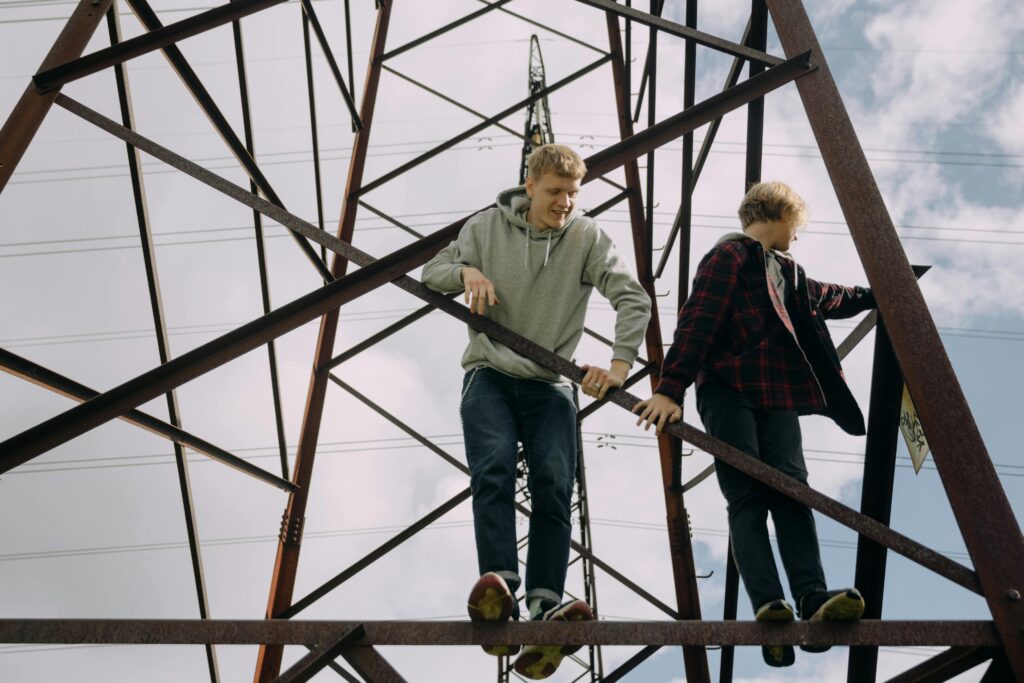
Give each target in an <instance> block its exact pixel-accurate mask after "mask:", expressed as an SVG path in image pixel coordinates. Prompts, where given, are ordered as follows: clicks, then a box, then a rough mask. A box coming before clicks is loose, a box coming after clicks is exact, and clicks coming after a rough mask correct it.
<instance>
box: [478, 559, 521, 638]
mask: <svg viewBox="0 0 1024 683" xmlns="http://www.w3.org/2000/svg"><path fill="white" fill-rule="evenodd" d="M466 610H467V611H468V612H469V618H470V620H471V621H490V622H501V621H508V620H509V619H510V618H515V619H518V618H519V604H518V603H517V602H516V599H515V597H514V596H513V595H512V591H511V590H509V588H508V584H507V583H505V579H503V578H501V577H500V576H499V575H497V574H495V573H494V572H487V573H486V574H484V575H483V576H481V577H480V578H479V579H477V582H476V583H475V584H474V585H473V590H471V591H470V592H469V600H467V601H466ZM481 647H482V648H483V649H484V652H486V653H487V654H489V655H493V656H495V657H501V656H510V655H514V654H516V653H517V652H519V646H518V645H481Z"/></svg>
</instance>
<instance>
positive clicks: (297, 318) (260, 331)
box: [0, 0, 809, 495]
mask: <svg viewBox="0 0 1024 683" xmlns="http://www.w3.org/2000/svg"><path fill="white" fill-rule="evenodd" d="M136 1H141V0H136ZM384 7H385V8H386V7H390V5H385V6H384ZM383 11H384V12H386V11H387V10H386V9H385V10H383ZM377 73H378V75H379V69H378V70H377ZM806 73H809V71H808V66H807V61H806V57H805V56H799V57H797V58H794V59H792V60H789V61H787V62H785V63H784V64H782V65H780V66H778V67H774V68H772V69H769V70H768V71H766V72H765V73H763V74H761V75H760V76H758V77H756V78H753V79H750V80H749V81H747V82H745V83H743V84H742V85H739V86H737V87H736V88H734V89H733V91H731V92H728V93H720V94H719V95H715V96H714V97H712V98H710V99H709V100H705V101H704V102H702V103H701V104H699V105H696V106H694V107H693V108H691V110H690V111H689V112H683V113H682V114H678V115H676V116H673V117H670V118H669V119H666V120H665V121H662V122H660V123H658V124H657V125H656V126H654V127H653V128H649V129H647V130H645V131H643V132H642V133H638V134H636V135H635V136H633V137H631V138H629V139H626V140H623V141H621V142H619V143H616V144H614V145H612V146H611V147H608V148H607V149H605V150H603V151H601V152H599V153H597V154H595V155H593V156H591V157H588V158H587V160H586V161H587V164H588V166H589V167H590V168H589V170H588V172H587V175H586V177H584V179H583V181H584V182H589V181H591V180H594V179H596V178H598V177H599V176H601V175H604V174H605V173H607V172H608V171H611V170H613V169H614V168H616V167H617V166H618V165H622V164H625V163H627V162H628V161H630V160H632V159H636V158H637V157H638V156H641V155H643V154H645V153H646V152H647V151H648V150H649V149H652V148H654V147H656V146H658V145H660V144H663V143H664V142H666V141H668V140H671V139H673V138H674V137H678V136H679V135H681V134H683V133H685V132H686V131H688V130H693V129H694V128H695V127H698V126H700V125H702V124H703V123H706V122H707V120H708V117H709V116H710V117H714V116H715V115H716V113H718V112H721V111H725V110H728V109H729V108H735V107H738V106H742V105H743V104H746V103H747V102H749V101H750V99H752V98H755V97H758V96H759V95H760V94H764V93H765V92H768V91H770V90H772V89H775V88H777V87H779V86H780V85H782V84H783V83H785V82H788V81H790V80H793V79H794V78H798V77H799V76H801V75H804V74H806ZM374 86H375V84H374ZM56 101H57V103H58V104H60V105H61V106H62V107H64V108H65V109H67V110H68V111H71V112H72V113H74V114H76V115H78V116H80V117H82V118H84V119H86V120H87V121H89V122H90V123H93V124H94V125H96V126H98V127H99V128H102V129H103V130H106V131H107V132H109V133H111V134H113V135H115V136H117V137H120V138H121V139H123V140H125V141H126V142H130V143H131V144H133V145H134V146H136V147H138V148H139V149H142V150H143V151H146V152H147V153H149V154H151V155H153V156H155V157H157V158H159V159H161V160H163V161H165V162H167V163H169V164H171V165H173V166H175V167H176V168H179V169H181V170H185V171H186V172H188V173H189V174H190V175H192V176H193V177H195V178H197V179H199V180H201V181H203V182H205V183H206V184H208V185H210V186H212V187H214V188H215V189H217V190H219V191H221V192H224V193H225V194H228V195H229V196H231V197H233V198H235V199H237V200H238V201H240V202H242V203H243V204H245V205H246V206H249V207H251V208H258V210H259V211H260V212H261V213H263V214H264V215H266V216H268V217H270V218H273V219H274V220H276V221H278V222H280V223H281V224H282V225H284V226H285V227H287V228H289V229H290V230H292V231H293V232H296V233H299V234H301V235H302V236H304V237H307V238H309V239H311V240H313V241H314V242H317V243H319V244H323V245H325V246H327V247H328V248H329V249H331V250H333V251H335V253H336V254H344V255H345V258H337V259H336V261H335V269H336V271H335V272H336V274H337V275H341V274H342V273H343V271H344V264H347V258H354V259H357V260H358V261H359V262H360V263H361V265H367V266H368V267H369V268H371V271H370V272H364V271H363V270H361V271H359V273H356V274H354V275H353V276H351V277H350V278H349V279H347V280H346V284H340V285H339V284H338V281H337V280H336V281H335V282H332V283H331V284H330V285H326V286H325V287H323V288H321V289H320V290H316V291H314V292H311V293H309V294H307V295H306V296H304V297H300V298H299V299H296V300H295V301H292V302H291V303H289V304H286V305H284V306H282V307H280V308H278V309H276V310H275V311H273V312H272V313H269V314H267V315H265V316H262V317H261V318H257V319H256V320H254V321H252V322H250V323H248V324H247V325H244V326H242V327H240V328H238V329H236V330H234V331H232V332H229V333H228V334H226V335H223V336H222V337H219V338H217V339H215V340H213V341H211V342H209V343H207V344H204V345H203V346H201V347H198V348H196V349H193V350H192V351H190V352H189V353H188V354H185V355H184V356H182V357H180V358H177V359H175V360H174V361H171V362H170V363H168V364H166V365H164V366H161V367H160V368H155V369H154V370H152V371H150V372H148V373H145V374H144V375H141V376H139V377H136V378H135V379H133V380H130V381H129V382H127V383H125V384H123V385H121V386H120V387H117V388H115V389H112V390H111V391H108V392H106V393H105V394H102V395H100V396H98V397H96V398H95V399H93V400H91V401H89V402H88V403H85V404H82V405H81V406H78V407H77V408H72V409H71V410H69V411H67V412H66V413H64V414H62V415H58V416H56V417H54V418H51V419H50V420H47V421H45V422H43V423H41V424H39V425H36V426H35V427H33V428H31V429H29V430H26V431H25V432H22V433H21V434H18V435H15V436H14V437H11V438H10V439H8V440H7V441H6V442H4V443H2V444H0V473H2V472H5V471H7V470H9V469H11V468H13V467H16V466H17V465H19V464H21V463H23V462H26V461H27V460H29V459H31V458H33V457H35V456H36V455H39V454H40V453H42V452H44V451H46V450H49V449H51V448H55V447H56V446H58V445H60V444H62V443H64V442H66V441H68V440H70V439H72V438H74V437H75V436H78V435H79V434H82V433H84V432H86V431H88V430H89V429H92V428H93V427H96V426H98V425H100V424H103V423H104V422H107V421H109V420H111V419H114V418H116V417H118V416H120V415H121V414H123V413H124V412H127V411H128V410H131V409H132V408H135V407H137V406H138V405H141V404H142V403H144V402H146V401H148V400H150V399H152V398H153V397H155V396H158V395H159V394H161V393H164V391H166V390H169V389H170V388H173V387H176V386H179V385H180V384H182V383H184V382H186V381H188V380H190V379H194V378H195V377H198V376H199V375H201V374H203V373H205V372H208V371H209V370H211V369H213V368H214V367H218V366H219V365H222V364H223V363H226V362H228V361H229V360H232V359H233V358H236V357H238V356H239V355H241V354H243V353H245V352H247V351H250V350H252V348H254V346H253V345H254V344H255V345H257V346H258V345H262V344H263V343H266V342H267V341H269V340H270V339H274V338H276V337H278V336H280V335H282V334H285V333H286V332H288V331H290V330H292V329H294V328H295V327H297V326H299V325H301V324H304V323H306V322H308V321H309V320H311V319H313V318H315V317H316V316H317V315H321V314H323V313H326V316H325V322H327V320H326V319H327V318H333V321H332V324H331V325H327V326H324V325H323V324H322V326H321V327H322V329H321V341H322V342H324V343H323V344H322V346H323V349H322V351H321V350H318V354H317V358H316V361H317V362H316V363H315V364H314V367H316V368H319V367H321V366H322V365H323V364H324V363H325V362H327V361H329V353H330V348H331V346H332V345H333V341H334V335H335V332H336V330H335V329H334V328H335V327H336V323H337V314H338V310H337V309H338V308H339V307H340V305H341V304H342V303H345V302H348V301H351V300H352V299H354V298H356V297H358V296H360V295H362V294H364V293H366V292H368V291H371V290H373V289H375V288H376V287H379V286H380V285H381V284H383V283H385V282H387V281H390V280H396V284H399V286H402V287H403V288H406V289H410V288H412V289H415V288H416V286H417V285H419V283H416V282H415V281H414V280H412V279H411V278H407V277H406V278H403V277H402V276H403V275H404V273H405V272H407V271H409V270H412V269H413V268H416V267H418V266H420V265H422V264H423V263H425V262H426V261H427V260H428V259H429V258H430V257H431V256H433V255H434V254H435V253H436V252H437V251H438V250H439V249H440V248H441V247H442V246H443V245H444V244H446V243H447V242H448V241H450V240H452V239H454V238H455V236H456V235H457V234H458V232H459V230H460V229H461V227H462V225H463V224H464V223H465V221H466V220H468V219H469V216H467V217H465V218H462V219H460V220H458V221H455V222H454V223H452V224H451V225H449V226H447V227H445V228H442V229H441V230H438V231H437V232H434V233H432V234H431V235H428V236H427V237H425V238H424V239H422V240H420V241H418V242H415V243H413V244H411V245H408V246H406V247H403V248H402V249H400V250H398V251H396V252H394V253H392V254H391V255H390V256H388V257H387V258H385V259H382V260H381V261H374V260H373V259H372V257H370V256H369V255H367V254H365V253H364V252H361V251H359V250H357V249H355V248H354V247H352V245H351V244H350V241H349V240H345V239H339V238H335V237H331V236H330V235H328V234H326V233H324V232H323V231H321V230H318V229H317V228H316V227H314V226H312V225H310V224H308V223H306V222H305V221H303V220H301V219H299V218H297V217H295V216H293V215H292V214H290V213H288V212H287V211H285V210H284V209H282V208H281V207H280V206H278V205H276V204H273V203H271V202H269V201H267V200H264V199H262V198H261V197H257V196H255V195H253V194H252V193H249V192H246V191H245V190H244V189H242V188H241V187H239V186H237V185H234V184H233V183H230V182H228V181H226V180H225V179H223V178H221V177H220V176H217V175H216V174H214V173H211V172H209V171H207V170H205V169H203V168H201V167H199V166H198V165H196V164H194V163H192V162H190V161H188V160H186V159H183V158H182V157H180V156H178V155H176V154H174V153H173V152H171V151H170V150H168V149H166V148H164V147H162V146H160V145H158V144H156V143H154V142H152V141H151V140H148V139H146V138H144V137H143V136H141V135H139V134H137V133H135V132H134V131H130V130H128V129H126V128H125V127H124V126H121V125H119V124H117V123H115V122H114V121H111V120H110V119H108V118H106V117H105V116H103V115H102V114H99V113H98V112H96V111H94V110H92V109H89V108H88V107H86V106H85V105H83V104H81V103H79V102H76V101H75V100H72V99H71V98H69V97H67V96H65V95H59V96H58V97H57V100H56ZM364 101H365V102H368V103H371V104H372V103H373V101H374V100H373V98H372V97H368V98H364ZM363 119H364V121H368V119H367V117H366V116H364V117H363ZM367 128H369V126H368V125H367ZM364 134H366V130H364V131H360V132H359V133H358V134H357V136H356V137H357V140H358V139H359V137H360V136H362V135H364ZM357 146H358V145H357ZM360 155H361V156H362V157H363V158H365V147H362V151H361V152H359V154H357V155H356V157H354V158H356V159H358V158H359V156H360ZM356 206H357V204H356V202H355V201H346V202H345V204H344V206H343V217H342V225H343V226H345V225H347V226H352V225H353V224H354V219H355V210H356ZM348 231H349V233H350V232H351V227H349V228H348ZM347 236H348V237H349V238H350V239H351V234H348V235H347ZM343 237H344V235H343ZM307 246H308V245H307ZM338 264H342V265H340V266H339V265H338ZM368 264H372V266H369V265H368ZM648 265H649V264H648ZM403 268H404V270H403ZM364 270H365V269H364ZM420 287H422V286H420ZM422 289H423V290H424V292H425V293H424V294H423V296H421V298H426V300H428V301H436V302H437V303H438V304H439V305H442V306H444V307H445V309H446V310H449V311H451V310H453V309H451V307H450V304H452V302H451V301H450V300H449V299H447V297H440V298H438V297H434V296H433V294H435V293H432V292H429V290H426V288H422ZM427 297H430V298H427ZM455 306H456V308H460V307H458V305H455ZM467 314H468V312H467ZM309 316H312V317H309ZM327 342H330V343H327ZM318 349H319V347H318ZM321 356H323V358H321ZM563 360H564V359H563ZM313 382H314V384H320V383H322V384H323V389H324V390H326V377H324V376H323V373H315V374H314V377H313ZM160 388H163V389H164V391H159V390H157V389H160ZM154 390H157V391H156V393H153V392H154ZM320 396H321V399H320V401H319V402H313V403H312V404H311V405H312V406H314V407H315V406H316V405H317V404H318V403H319V404H322V396H323V394H322V393H321V394H320ZM321 409H322V405H321V406H320V408H319V409H317V411H316V412H317V413H319V412H320V410H321ZM311 414H312V413H308V414H307V416H309V415H311ZM316 419H317V422H319V415H318V416H317V418H316ZM57 427H59V428H57ZM306 448H315V439H314V440H313V441H312V443H309V445H308V446H307V447H306ZM298 451H299V455H301V454H302V453H303V452H304V446H303V439H302V437H301V436H300V439H299V449H298ZM298 459H299V456H298V455H297V461H298ZM294 483H296V485H298V486H299V487H300V488H304V487H303V485H302V479H300V478H295V479H294ZM303 495H304V494H303Z"/></svg>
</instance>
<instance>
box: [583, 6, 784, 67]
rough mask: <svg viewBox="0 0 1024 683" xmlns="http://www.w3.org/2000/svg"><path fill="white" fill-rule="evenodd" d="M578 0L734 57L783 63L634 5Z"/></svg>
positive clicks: (770, 64) (767, 63)
mask: <svg viewBox="0 0 1024 683" xmlns="http://www.w3.org/2000/svg"><path fill="white" fill-rule="evenodd" d="M576 1H577V2H580V3H583V4H584V5H590V6H591V7H596V8H597V9H603V10H604V11H605V12H611V13H612V14H617V15H619V16H620V17H625V18H626V19H632V20H633V21H635V22H637V23H638V24H643V25H644V26H650V27H651V28H656V29H658V30H659V31H662V32H663V33H667V34H669V35H671V36H676V37H678V38H685V39H687V40H692V41H693V42H695V43H697V44H698V45H703V46H704V47H710V48H712V49H713V50H718V51H719V52H724V53H726V54H728V55H732V56H734V57H742V58H744V59H747V60H750V61H751V62H756V63H758V64H764V65H765V66H775V65H776V64H781V63H782V59H780V58H779V57H773V56H772V55H770V54H768V53H766V52H762V51H760V50H755V49H753V48H749V47H746V46H745V45H740V44H739V43H734V42H732V41H731V40H726V39H724V38H719V37H718V36H713V35H711V34H710V33H705V32H704V31H698V30H697V29H695V28H690V27H689V26H684V25H682V24H678V23H676V22H674V21H669V20H668V19H663V18H661V17H659V16H655V15H653V14H649V13H648V12H641V11H640V10H637V9H633V8H632V7H626V6H625V5H620V4H618V3H616V2H614V0H576Z"/></svg>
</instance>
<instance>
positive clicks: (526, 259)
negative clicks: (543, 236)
mask: <svg viewBox="0 0 1024 683" xmlns="http://www.w3.org/2000/svg"><path fill="white" fill-rule="evenodd" d="M545 232H546V233H547V234H548V244H547V247H545V248H544V266H546V265H548V258H549V257H550V256H551V228H548V229H547V230H545ZM523 236H524V237H525V238H526V241H525V242H524V243H523V268H524V269H525V270H527V271H528V270H530V231H529V229H527V230H524V231H523ZM544 266H541V267H542V268H543V267H544Z"/></svg>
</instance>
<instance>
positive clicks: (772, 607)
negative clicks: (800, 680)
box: [754, 598, 796, 667]
mask: <svg viewBox="0 0 1024 683" xmlns="http://www.w3.org/2000/svg"><path fill="white" fill-rule="evenodd" d="M795 618H796V615H795V613H794V612H793V608H792V607H791V606H790V604H789V603H788V602H786V601H785V600H783V599H782V598H776V599H775V600H770V601H768V602H766V603H764V604H763V605H761V606H760V607H758V608H757V612H756V613H755V614H754V619H756V620H757V621H778V622H785V621H793V619H795ZM761 657H762V658H763V659H764V663H765V664H767V665H768V666H776V667H782V666H793V662H795V661H796V655H795V654H794V652H793V646H792V645H763V646H761Z"/></svg>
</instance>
